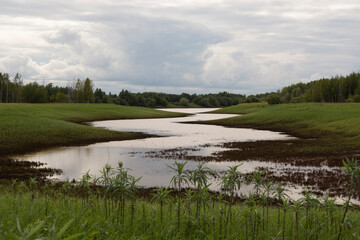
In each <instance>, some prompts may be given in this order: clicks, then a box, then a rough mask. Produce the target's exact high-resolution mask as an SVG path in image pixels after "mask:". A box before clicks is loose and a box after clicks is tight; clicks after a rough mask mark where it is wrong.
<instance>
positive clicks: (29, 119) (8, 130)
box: [0, 104, 184, 156]
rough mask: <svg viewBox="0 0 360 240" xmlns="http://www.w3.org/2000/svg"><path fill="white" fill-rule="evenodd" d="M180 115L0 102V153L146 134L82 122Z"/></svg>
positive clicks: (113, 107) (96, 106) (136, 109)
mask: <svg viewBox="0 0 360 240" xmlns="http://www.w3.org/2000/svg"><path fill="white" fill-rule="evenodd" d="M179 116H184V114H181V113H171V112H164V111H158V110H155V109H150V108H143V107H128V106H119V105H113V104H0V156H5V155H14V154H21V153H25V152H29V151H35V150H40V149H44V148H48V147H57V146H70V145H84V144H89V143H95V142H102V141H112V140H127V139H135V138H143V137H146V135H144V134H141V133H128V132H115V131H109V130H106V129H99V128H93V127H90V126H86V125H84V124H79V123H84V122H90V121H97V120H113V119H138V118H164V117H179Z"/></svg>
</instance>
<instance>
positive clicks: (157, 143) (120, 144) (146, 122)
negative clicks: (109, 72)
mask: <svg viewBox="0 0 360 240" xmlns="http://www.w3.org/2000/svg"><path fill="white" fill-rule="evenodd" d="M166 110H167V111H171V110H174V111H183V112H189V111H190V112H191V113H194V111H196V112H201V111H209V109H180V110H179V109H166ZM232 116H235V115H230V114H196V115H191V116H188V117H181V118H165V119H139V120H114V121H100V122H93V123H92V124H93V125H94V126H96V127H104V128H108V129H113V130H118V131H137V132H144V133H149V134H157V135H164V136H167V137H159V138H158V137H157V138H148V139H139V140H131V141H116V142H106V143H98V144H92V145H89V146H85V147H65V148H56V149H52V150H47V151H42V152H39V153H35V154H28V155H25V156H22V157H20V159H23V160H29V161H38V162H43V163H47V167H51V168H59V169H62V170H63V175H62V176H58V178H61V179H65V178H66V177H68V178H70V179H73V178H74V179H78V178H79V177H81V175H82V174H83V173H85V172H87V171H88V170H90V174H92V175H97V176H99V175H100V170H102V168H103V166H104V165H105V164H106V163H109V164H111V165H112V166H113V167H116V166H117V164H118V162H119V161H121V162H123V163H124V167H126V168H129V169H131V171H130V174H132V175H133V176H135V177H142V179H141V181H140V185H142V186H147V187H150V186H168V185H169V183H170V180H171V178H172V176H173V173H172V171H171V170H170V169H169V167H168V165H171V166H173V164H174V159H162V158H160V159H156V158H148V157H145V156H146V154H145V153H146V152H149V151H161V150H166V149H171V148H178V147H185V148H186V147H196V148H197V149H200V151H199V152H194V153H191V152H190V154H196V155H197V154H211V153H212V152H214V151H218V150H219V148H217V147H205V148H204V147H199V146H200V145H205V144H218V143H223V142H232V141H256V140H281V139H288V138H289V136H287V135H284V134H281V133H276V132H271V131H260V130H253V129H237V128H225V127H221V126H212V125H201V124H183V123H180V122H186V121H198V120H212V119H220V118H227V117H232ZM177 161H179V160H177ZM237 164H239V162H207V163H206V165H205V166H207V167H209V168H211V169H213V170H216V171H223V170H226V169H227V168H228V166H234V165H237ZM197 165H198V162H193V161H189V162H188V164H187V166H186V170H193V169H195V168H196V166H197ZM259 166H261V167H272V168H277V169H279V170H280V169H281V168H283V167H287V168H288V167H289V166H284V165H280V164H274V163H264V162H258V161H247V162H243V164H242V165H241V167H240V168H239V170H240V171H241V172H243V173H245V172H250V171H253V170H254V169H255V168H256V167H259ZM212 182H213V185H212V187H211V188H212V189H213V190H215V189H218V184H217V182H216V181H215V179H212ZM248 190H249V189H247V188H245V189H244V191H245V192H247V191H248ZM294 191H295V192H294V194H296V192H299V191H300V190H299V191H297V190H294ZM294 194H292V195H294Z"/></svg>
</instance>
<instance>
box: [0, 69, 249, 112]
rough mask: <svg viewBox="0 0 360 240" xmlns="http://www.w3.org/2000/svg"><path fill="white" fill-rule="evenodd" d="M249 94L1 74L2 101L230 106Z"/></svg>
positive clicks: (0, 100)
mask: <svg viewBox="0 0 360 240" xmlns="http://www.w3.org/2000/svg"><path fill="white" fill-rule="evenodd" d="M244 99H245V95H241V94H232V93H227V92H221V93H217V94H200V95H198V94H188V93H182V94H167V93H156V92H144V93H131V92H130V91H128V90H122V91H121V92H120V93H119V94H113V93H111V92H110V93H105V92H104V91H102V90H101V89H100V88H96V89H95V90H94V81H93V80H90V79H89V78H86V79H84V80H81V79H77V80H76V81H73V82H69V84H68V85H67V86H66V87H59V86H54V85H53V84H52V83H49V84H47V85H41V84H38V83H37V82H31V83H28V84H24V81H23V79H22V77H21V75H20V74H16V75H15V77H14V78H13V79H11V78H10V76H9V74H7V73H0V103H115V104H118V105H126V106H142V107H177V106H180V107H226V106H232V105H236V104H238V103H239V102H241V101H243V100H244Z"/></svg>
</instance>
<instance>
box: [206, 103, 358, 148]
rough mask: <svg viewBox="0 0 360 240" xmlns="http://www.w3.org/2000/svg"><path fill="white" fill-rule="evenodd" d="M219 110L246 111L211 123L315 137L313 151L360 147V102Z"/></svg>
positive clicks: (225, 109)
mask: <svg viewBox="0 0 360 240" xmlns="http://www.w3.org/2000/svg"><path fill="white" fill-rule="evenodd" d="M216 112H217V113H236V114H244V115H242V116H238V117H233V118H228V119H221V120H215V121H209V122H207V123H212V124H218V125H223V126H228V127H250V128H256V129H267V130H275V131H280V132H285V133H288V134H290V135H293V136H296V137H299V138H301V139H312V138H313V139H316V140H317V141H316V143H315V144H314V142H312V143H311V142H310V141H309V142H308V143H309V144H308V146H307V148H308V149H310V148H313V149H314V150H313V151H321V152H323V153H326V152H327V151H331V152H336V151H352V150H356V149H358V148H359V147H360V124H359V123H360V104H357V103H336V104H334V103H303V104H278V105H268V104H266V103H256V104H240V105H236V106H231V107H227V108H223V109H220V110H218V111H216ZM311 145H312V146H311ZM315 148H316V149H317V150H316V149H315Z"/></svg>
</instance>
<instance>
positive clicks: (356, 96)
mask: <svg viewBox="0 0 360 240" xmlns="http://www.w3.org/2000/svg"><path fill="white" fill-rule="evenodd" d="M353 102H356V103H358V102H360V95H355V96H354V97H353Z"/></svg>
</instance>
